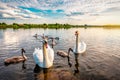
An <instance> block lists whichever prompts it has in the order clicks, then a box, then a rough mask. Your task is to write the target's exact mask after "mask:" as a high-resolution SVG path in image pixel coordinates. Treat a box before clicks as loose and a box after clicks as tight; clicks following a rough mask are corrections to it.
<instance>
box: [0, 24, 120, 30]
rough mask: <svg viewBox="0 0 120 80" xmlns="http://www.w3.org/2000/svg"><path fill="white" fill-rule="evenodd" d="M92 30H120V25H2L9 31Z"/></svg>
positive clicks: (2, 27) (1, 27) (1, 25)
mask: <svg viewBox="0 0 120 80" xmlns="http://www.w3.org/2000/svg"><path fill="white" fill-rule="evenodd" d="M79 27H82V28H90V27H96V28H97V27H103V28H120V25H87V24H85V25H70V24H58V23H56V24H46V23H44V24H18V23H13V24H6V23H4V22H3V23H0V29H7V28H13V29H20V28H23V29H29V28H44V29H46V28H48V29H60V28H64V29H69V28H79Z"/></svg>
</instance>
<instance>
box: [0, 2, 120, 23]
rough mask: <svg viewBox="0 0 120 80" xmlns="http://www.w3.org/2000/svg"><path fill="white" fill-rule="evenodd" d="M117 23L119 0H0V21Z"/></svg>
mask: <svg viewBox="0 0 120 80" xmlns="http://www.w3.org/2000/svg"><path fill="white" fill-rule="evenodd" d="M1 22H5V23H7V24H12V23H18V24H24V23H27V24H44V23H46V24H55V23H59V24H71V25H84V24H87V25H120V0H109V1H108V0H60V1H57V0H25V1H23V0H19V1H16V0H0V23H1Z"/></svg>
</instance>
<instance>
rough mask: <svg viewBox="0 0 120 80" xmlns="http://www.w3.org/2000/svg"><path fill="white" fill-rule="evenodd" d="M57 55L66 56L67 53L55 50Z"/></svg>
mask: <svg viewBox="0 0 120 80" xmlns="http://www.w3.org/2000/svg"><path fill="white" fill-rule="evenodd" d="M57 55H59V56H61V57H68V53H66V52H64V51H61V50H59V51H57Z"/></svg>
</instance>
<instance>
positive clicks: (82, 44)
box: [78, 41, 86, 53]
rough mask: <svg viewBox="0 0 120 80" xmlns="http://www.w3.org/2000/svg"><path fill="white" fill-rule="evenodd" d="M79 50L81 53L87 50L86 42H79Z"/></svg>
mask: <svg viewBox="0 0 120 80" xmlns="http://www.w3.org/2000/svg"><path fill="white" fill-rule="evenodd" d="M78 47H79V49H78V51H79V53H84V52H85V51H86V44H85V42H83V41H81V42H80V43H79V44H78Z"/></svg>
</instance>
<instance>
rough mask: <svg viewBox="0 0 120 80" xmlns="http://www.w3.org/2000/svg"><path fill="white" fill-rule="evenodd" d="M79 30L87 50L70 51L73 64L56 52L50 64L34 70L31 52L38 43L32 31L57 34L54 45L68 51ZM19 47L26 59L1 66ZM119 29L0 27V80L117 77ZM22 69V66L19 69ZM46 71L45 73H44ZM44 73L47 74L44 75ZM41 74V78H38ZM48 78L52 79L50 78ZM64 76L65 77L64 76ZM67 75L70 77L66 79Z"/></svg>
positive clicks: (115, 79) (105, 79)
mask: <svg viewBox="0 0 120 80" xmlns="http://www.w3.org/2000/svg"><path fill="white" fill-rule="evenodd" d="M76 30H78V31H79V32H80V40H82V41H84V42H85V43H86V44H87V51H86V53H84V54H80V55H79V56H77V55H73V53H71V54H70V56H71V58H70V61H71V64H72V66H71V67H69V66H68V61H67V59H66V58H61V57H59V56H57V54H55V60H54V64H53V68H51V69H49V70H44V69H42V70H40V71H39V72H38V73H34V72H33V71H34V68H35V63H34V61H33V56H32V53H33V51H34V48H38V47H41V42H40V41H39V40H36V39H35V37H33V35H35V34H36V33H37V34H38V35H42V34H43V33H44V34H45V35H50V36H54V37H59V38H60V40H59V42H58V44H57V45H56V46H54V51H55V53H56V52H57V50H63V51H65V52H66V51H67V50H68V48H70V47H71V48H73V45H74V44H75V36H74V32H75V31H76ZM21 48H24V49H25V50H26V56H27V57H28V60H27V61H26V62H23V63H18V64H12V65H9V66H4V59H6V58H9V57H12V56H17V55H19V54H20V53H19V52H18V51H19V50H20V49H21ZM119 52H120V29H103V28H87V29H84V28H71V29H58V30H56V29H46V30H44V29H18V30H12V29H6V30H0V80H34V79H35V80H36V79H37V80H44V79H46V80H47V79H49V80H54V79H53V78H55V80H75V78H77V80H120V77H119V76H120V54H119ZM21 69H22V70H21ZM44 74H45V75H44ZM44 76H47V78H44ZM41 78H42V79H41ZM50 78H51V79H50ZM66 78H67V79H66ZM68 78H69V79H68Z"/></svg>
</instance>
